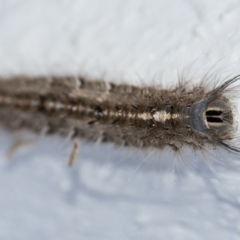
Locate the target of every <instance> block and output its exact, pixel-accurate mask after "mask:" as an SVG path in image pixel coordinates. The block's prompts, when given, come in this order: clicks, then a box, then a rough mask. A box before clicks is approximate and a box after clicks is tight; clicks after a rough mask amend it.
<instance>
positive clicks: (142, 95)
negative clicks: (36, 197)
mask: <svg viewBox="0 0 240 240" xmlns="http://www.w3.org/2000/svg"><path fill="white" fill-rule="evenodd" d="M239 78H240V77H239V76H237V77H235V78H232V79H230V80H228V81H226V82H225V83H223V84H222V85H219V86H217V87H215V88H214V87H213V88H212V90H206V88H205V87H204V86H203V84H202V85H200V86H196V87H193V88H192V89H188V90H187V89H185V88H183V87H181V85H180V86H178V87H177V88H175V89H160V88H158V87H156V88H154V87H136V86H131V85H126V84H122V85H121V84H120V85H117V84H114V83H105V82H104V81H88V80H87V79H85V78H83V77H71V76H69V77H68V76H66V77H59V76H52V77H44V76H43V77H41V76H40V77H27V76H14V77H10V78H7V79H5V78H2V79H0V123H1V124H3V125H4V126H6V127H8V128H9V129H11V130H18V129H29V130H31V131H34V132H36V133H40V132H42V131H43V129H46V132H47V134H59V135H62V136H69V134H70V133H72V134H71V136H72V137H73V138H76V137H79V138H83V139H86V140H87V141H97V140H99V139H100V140H101V141H102V142H112V143H115V144H117V145H122V146H134V147H137V148H148V147H155V148H158V149H163V148H164V147H166V146H170V147H172V148H173V149H174V150H179V149H180V148H182V147H183V146H186V145H187V146H190V147H192V148H194V149H203V148H204V146H205V145H207V144H210V145H212V146H213V147H216V146H221V147H224V148H226V149H228V150H233V151H239V149H238V148H237V147H232V146H230V145H229V144H228V142H229V140H231V138H232V136H233V133H234V128H233V122H234V119H233V113H232V105H231V104H230V102H229V100H228V98H227V97H226V96H225V91H227V89H228V87H229V85H231V84H232V83H234V82H235V81H237V80H239Z"/></svg>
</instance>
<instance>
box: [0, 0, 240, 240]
mask: <svg viewBox="0 0 240 240" xmlns="http://www.w3.org/2000/svg"><path fill="white" fill-rule="evenodd" d="M239 57H240V2H239V1H237V0H228V1H225V0H212V1H206V0H201V1H200V0H172V1H169V0H101V1H98V0H72V1H67V0H65V1H63V0H59V1H54V0H52V1H50V0H41V1H40V0H39V1H37V0H36V1H34V0H32V1H30V0H15V1H14V0H0V74H1V75H6V74H7V75H11V74H17V73H27V74H40V73H43V74H47V73H73V74H78V73H86V74H90V75H93V76H105V77H106V79H108V80H112V81H121V80H124V79H125V81H132V82H133V83H135V82H136V83H139V82H146V83H149V82H152V81H153V80H154V81H155V82H157V83H162V84H166V83H174V81H175V82H176V76H177V74H176V73H177V71H180V72H181V71H182V70H185V72H188V71H189V74H190V75H191V74H194V73H195V71H197V73H198V74H200V75H201V74H202V75H203V74H205V73H206V71H207V70H209V69H215V70H216V69H219V72H218V74H219V75H220V73H222V72H223V69H224V70H227V73H230V74H233V75H234V74H235V73H239V72H240V69H239V66H240V65H239ZM216 63H217V67H213V66H214V64H216ZM213 72H214V71H213ZM193 81H194V79H193ZM16 137H18V136H16V135H14V136H12V135H9V134H8V133H7V132H4V131H3V130H2V131H1V135H0V153H1V156H2V157H1V159H0V239H3V240H5V239H24V240H25V239H34V240H35V239H39V240H42V239H51V240H53V239H68V240H70V239H91V240H93V239H101V240H106V239H119V240H124V239H139V240H140V239H146V240H151V239H154V240H155V239H168V240H172V239H173V240H180V239H181V240H186V239H191V240H200V239H211V240H215V239H217V240H219V239H223V240H224V239H231V240H235V239H236V240H237V239H240V233H239V232H240V202H239V201H240V187H239V186H240V174H239V167H238V163H237V162H238V159H233V158H234V157H233V156H228V155H224V156H223V158H225V162H227V161H226V160H228V159H229V165H227V166H226V165H224V166H221V167H219V166H215V165H214V169H215V170H216V172H214V173H211V171H210V170H209V169H208V167H207V166H206V164H205V163H204V162H203V161H201V160H200V159H199V158H198V159H195V155H193V154H190V155H188V159H184V158H183V161H184V165H183V166H184V167H186V168H188V169H189V170H187V171H184V170H183V169H180V171H181V173H179V172H178V171H177V169H178V168H175V170H176V171H175V173H174V172H173V171H172V166H168V167H165V166H162V167H161V163H160V158H162V159H163V158H164V159H165V158H169V159H171V158H172V157H173V156H172V154H171V153H169V152H166V151H165V152H164V153H163V154H165V155H164V156H162V153H161V152H156V153H155V154H154V155H152V156H151V157H150V158H149V160H147V161H146V162H148V163H149V164H148V163H146V164H145V162H144V163H143V164H141V163H142V161H143V160H144V158H145V157H146V156H147V153H146V154H145V155H146V156H144V155H143V153H139V154H138V155H137V154H134V153H132V152H131V151H130V152H126V151H125V150H122V149H116V150H115V149H112V148H111V147H107V146H101V145H100V146H95V145H85V144H84V143H81V147H80V154H79V157H78V161H77V163H76V165H75V166H74V167H73V168H72V169H69V168H68V167H67V158H68V153H69V151H70V148H71V143H69V142H68V140H66V139H65V140H64V141H62V140H60V139H58V138H56V137H53V138H44V137H41V138H40V139H38V141H37V143H36V144H35V145H33V146H30V147H29V148H26V149H24V150H23V149H22V150H20V151H19V152H18V153H17V154H16V155H15V156H14V157H13V159H12V160H11V161H7V160H6V158H5V157H3V156H4V154H5V152H6V150H7V148H8V147H9V145H10V142H11V140H13V139H14V138H16ZM169 156H171V157H169ZM235 158H236V157H235ZM194 159H195V160H194ZM233 160H234V161H233ZM239 160H240V157H239ZM193 161H194V162H195V163H194V164H195V165H194V167H193V169H191V162H193ZM211 161H213V160H212V159H209V162H210V163H212V162H211ZM149 165H150V166H149ZM170 165H171V164H170Z"/></svg>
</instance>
